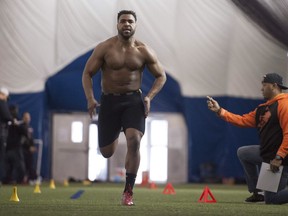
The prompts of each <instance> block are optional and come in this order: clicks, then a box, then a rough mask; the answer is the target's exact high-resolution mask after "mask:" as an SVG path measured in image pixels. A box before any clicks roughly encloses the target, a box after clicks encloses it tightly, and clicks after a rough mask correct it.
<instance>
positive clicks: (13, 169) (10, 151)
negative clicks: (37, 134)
mask: <svg viewBox="0 0 288 216" xmlns="http://www.w3.org/2000/svg"><path fill="white" fill-rule="evenodd" d="M9 109H10V113H11V115H12V117H13V119H14V120H13V123H12V124H11V125H9V127H8V136H7V146H6V176H5V180H4V182H3V183H5V184H9V183H23V180H24V175H25V163H24V155H23V148H22V142H21V140H22V137H23V136H27V128H26V127H24V126H23V124H22V122H21V121H20V120H19V118H18V107H17V106H16V105H10V106H9Z"/></svg>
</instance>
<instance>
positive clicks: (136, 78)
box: [82, 10, 166, 206]
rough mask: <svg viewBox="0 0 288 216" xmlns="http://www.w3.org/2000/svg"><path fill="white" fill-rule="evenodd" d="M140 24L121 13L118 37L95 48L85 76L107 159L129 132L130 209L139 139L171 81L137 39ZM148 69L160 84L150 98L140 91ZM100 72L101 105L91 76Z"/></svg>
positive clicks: (126, 202)
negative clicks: (153, 103) (156, 100)
mask: <svg viewBox="0 0 288 216" xmlns="http://www.w3.org/2000/svg"><path fill="white" fill-rule="evenodd" d="M136 21H137V17H136V13H135V12H134V11H128V10H122V11H120V12H119V13H118V16H117V30H118V35H116V36H114V37H111V38H109V39H107V40H106V41H104V42H101V43H99V44H98V45H97V46H96V48H95V49H94V51H93V53H92V55H91V56H90V58H89V59H88V61H87V63H86V65H85V68H84V72H83V76H82V84H83V88H84V92H85V95H86V98H87V102H88V111H89V114H90V116H91V117H92V116H93V115H94V114H96V107H98V106H99V107H100V109H99V116H98V137H99V147H100V151H101V153H102V155H103V156H104V157H105V158H109V157H111V156H112V155H113V153H114V152H115V149H116V146H117V143H118V137H119V133H120V131H121V129H123V131H124V133H125V137H126V141H127V153H126V158H125V169H126V184H125V188H124V191H123V194H122V200H121V203H122V205H127V206H131V205H134V203H133V187H134V184H135V179H136V175H137V172H138V168H139V164H140V151H139V149H140V141H141V138H142V136H143V135H144V132H145V118H146V117H147V116H148V113H149V111H150V102H151V100H152V99H153V98H154V97H155V96H156V94H157V93H158V92H159V91H160V90H161V89H162V87H163V85H164V84H165V82H166V74H165V71H164V69H163V67H162V65H161V63H160V62H159V60H158V58H157V56H156V54H155V53H154V51H153V50H152V49H151V48H150V47H148V46H147V45H146V44H144V43H142V42H140V41H139V40H137V39H135V38H134V33H135V30H136ZM145 66H147V68H148V69H149V71H150V72H151V73H152V75H153V76H154V77H155V80H154V83H153V85H152V87H151V89H150V90H149V92H148V94H147V95H146V96H143V97H142V94H141V90H140V88H141V82H142V76H143V70H144V67H145ZM99 70H101V72H102V80H101V88H102V95H101V99H100V103H99V102H98V101H97V100H96V99H95V97H94V93H93V88H92V86H93V83H92V77H93V76H94V75H95V74H96V73H97V72H99ZM100 104H101V106H100Z"/></svg>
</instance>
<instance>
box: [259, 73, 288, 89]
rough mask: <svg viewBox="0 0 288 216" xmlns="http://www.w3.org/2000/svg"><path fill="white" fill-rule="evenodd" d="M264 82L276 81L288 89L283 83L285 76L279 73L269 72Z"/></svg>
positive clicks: (282, 87)
mask: <svg viewBox="0 0 288 216" xmlns="http://www.w3.org/2000/svg"><path fill="white" fill-rule="evenodd" d="M262 83H272V84H274V83H276V84H277V85H278V86H279V87H280V88H281V89H288V87H287V86H284V85H283V78H282V76H280V75H279V74H277V73H268V74H265V75H264V76H263V81H262Z"/></svg>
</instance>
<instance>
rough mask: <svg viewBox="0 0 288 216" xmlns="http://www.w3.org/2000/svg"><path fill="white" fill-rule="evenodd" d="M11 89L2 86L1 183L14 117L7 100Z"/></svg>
mask: <svg viewBox="0 0 288 216" xmlns="http://www.w3.org/2000/svg"><path fill="white" fill-rule="evenodd" d="M8 97H9V91H8V89H7V88H5V87H1V88H0V184H1V182H3V180H4V177H5V172H6V166H5V158H6V145H7V136H8V123H9V122H10V123H11V122H12V120H13V118H12V116H11V114H10V111H9V107H8V104H7V100H8Z"/></svg>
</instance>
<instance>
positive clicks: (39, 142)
mask: <svg viewBox="0 0 288 216" xmlns="http://www.w3.org/2000/svg"><path fill="white" fill-rule="evenodd" d="M34 144H35V145H38V151H37V165H36V174H37V176H40V174H41V165H42V152H43V140H42V139H34Z"/></svg>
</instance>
